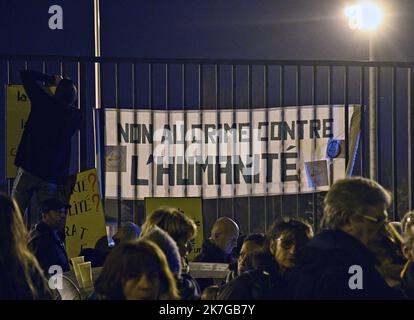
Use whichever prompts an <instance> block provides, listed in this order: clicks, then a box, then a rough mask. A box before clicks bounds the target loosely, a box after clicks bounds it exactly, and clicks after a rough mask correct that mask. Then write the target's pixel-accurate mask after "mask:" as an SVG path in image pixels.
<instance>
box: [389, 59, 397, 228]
mask: <svg viewBox="0 0 414 320" xmlns="http://www.w3.org/2000/svg"><path fill="white" fill-rule="evenodd" d="M391 76H392V79H391V99H392V102H391V113H392V130H391V135H392V137H391V138H392V141H391V146H392V158H391V163H392V194H393V201H392V208H393V210H392V214H393V221H397V219H398V184H397V174H398V170H397V165H398V162H397V109H396V107H397V94H396V86H397V70H396V68H395V67H393V68H392V71H391Z"/></svg>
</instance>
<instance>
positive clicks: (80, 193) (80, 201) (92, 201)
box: [65, 168, 106, 258]
mask: <svg viewBox="0 0 414 320" xmlns="http://www.w3.org/2000/svg"><path fill="white" fill-rule="evenodd" d="M74 178H76V180H75V179H74ZM71 180H72V183H71V188H72V195H71V197H70V200H69V201H70V205H71V206H72V207H71V208H70V210H69V214H68V216H67V218H66V228H65V233H66V251H67V253H68V256H69V258H72V257H76V256H78V255H79V253H80V252H81V250H82V249H84V248H94V247H95V245H96V242H97V241H98V240H99V239H101V238H102V237H106V226H105V217H104V212H103V207H102V203H101V194H100V191H99V183H98V174H97V170H96V169H95V168H94V169H90V170H87V171H83V172H80V173H78V174H77V175H76V177H73V178H72V179H71Z"/></svg>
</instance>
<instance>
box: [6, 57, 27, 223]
mask: <svg viewBox="0 0 414 320" xmlns="http://www.w3.org/2000/svg"><path fill="white" fill-rule="evenodd" d="M6 69H7V85H10V83H11V81H12V71H11V69H12V63H11V61H10V60H9V59H7V61H6ZM4 127H5V128H6V135H7V114H5V117H4ZM4 154H7V145H6V143H5V144H4ZM5 176H6V177H7V163H6V165H5ZM12 189H13V185H12V179H11V178H8V179H7V193H8V194H9V195H10V196H11V194H12ZM22 213H23V214H24V212H22ZM26 218H27V217H26ZM27 223H28V221H26V225H28V224H27Z"/></svg>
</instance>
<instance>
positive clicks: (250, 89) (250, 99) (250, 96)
mask: <svg viewBox="0 0 414 320" xmlns="http://www.w3.org/2000/svg"><path fill="white" fill-rule="evenodd" d="M247 72H248V108H249V124H250V127H249V128H250V129H249V157H250V159H251V161H252V163H251V165H252V166H251V168H252V171H253V172H254V154H253V152H252V150H253V148H252V140H253V139H252V138H253V134H252V107H253V83H252V82H253V81H252V78H253V74H252V73H253V70H252V65H251V64H249V67H248V69H247ZM254 176H255V175H254V174H253V173H252V174H251V180H250V188H249V191H250V192H249V195H248V197H247V206H248V211H247V218H248V227H249V228H248V232H249V234H250V232H251V213H252V208H251V206H252V199H251V197H252V193H253V186H254V179H255V177H254Z"/></svg>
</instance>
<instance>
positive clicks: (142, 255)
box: [95, 239, 179, 300]
mask: <svg viewBox="0 0 414 320" xmlns="http://www.w3.org/2000/svg"><path fill="white" fill-rule="evenodd" d="M95 297H96V298H97V299H99V300H173V299H178V298H179V295H178V291H177V287H176V284H175V280H174V277H173V274H172V273H171V271H170V269H169V267H168V263H167V259H166V257H165V255H164V253H163V252H162V251H161V249H160V248H159V247H158V246H157V245H156V244H155V243H153V242H152V241H148V240H143V239H142V240H134V241H130V242H124V243H120V244H119V245H117V246H116V247H115V248H114V249H113V251H112V252H111V253H110V254H109V256H108V258H107V259H106V261H105V264H104V266H103V269H102V272H101V274H100V275H99V278H98V279H97V280H96V282H95Z"/></svg>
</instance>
